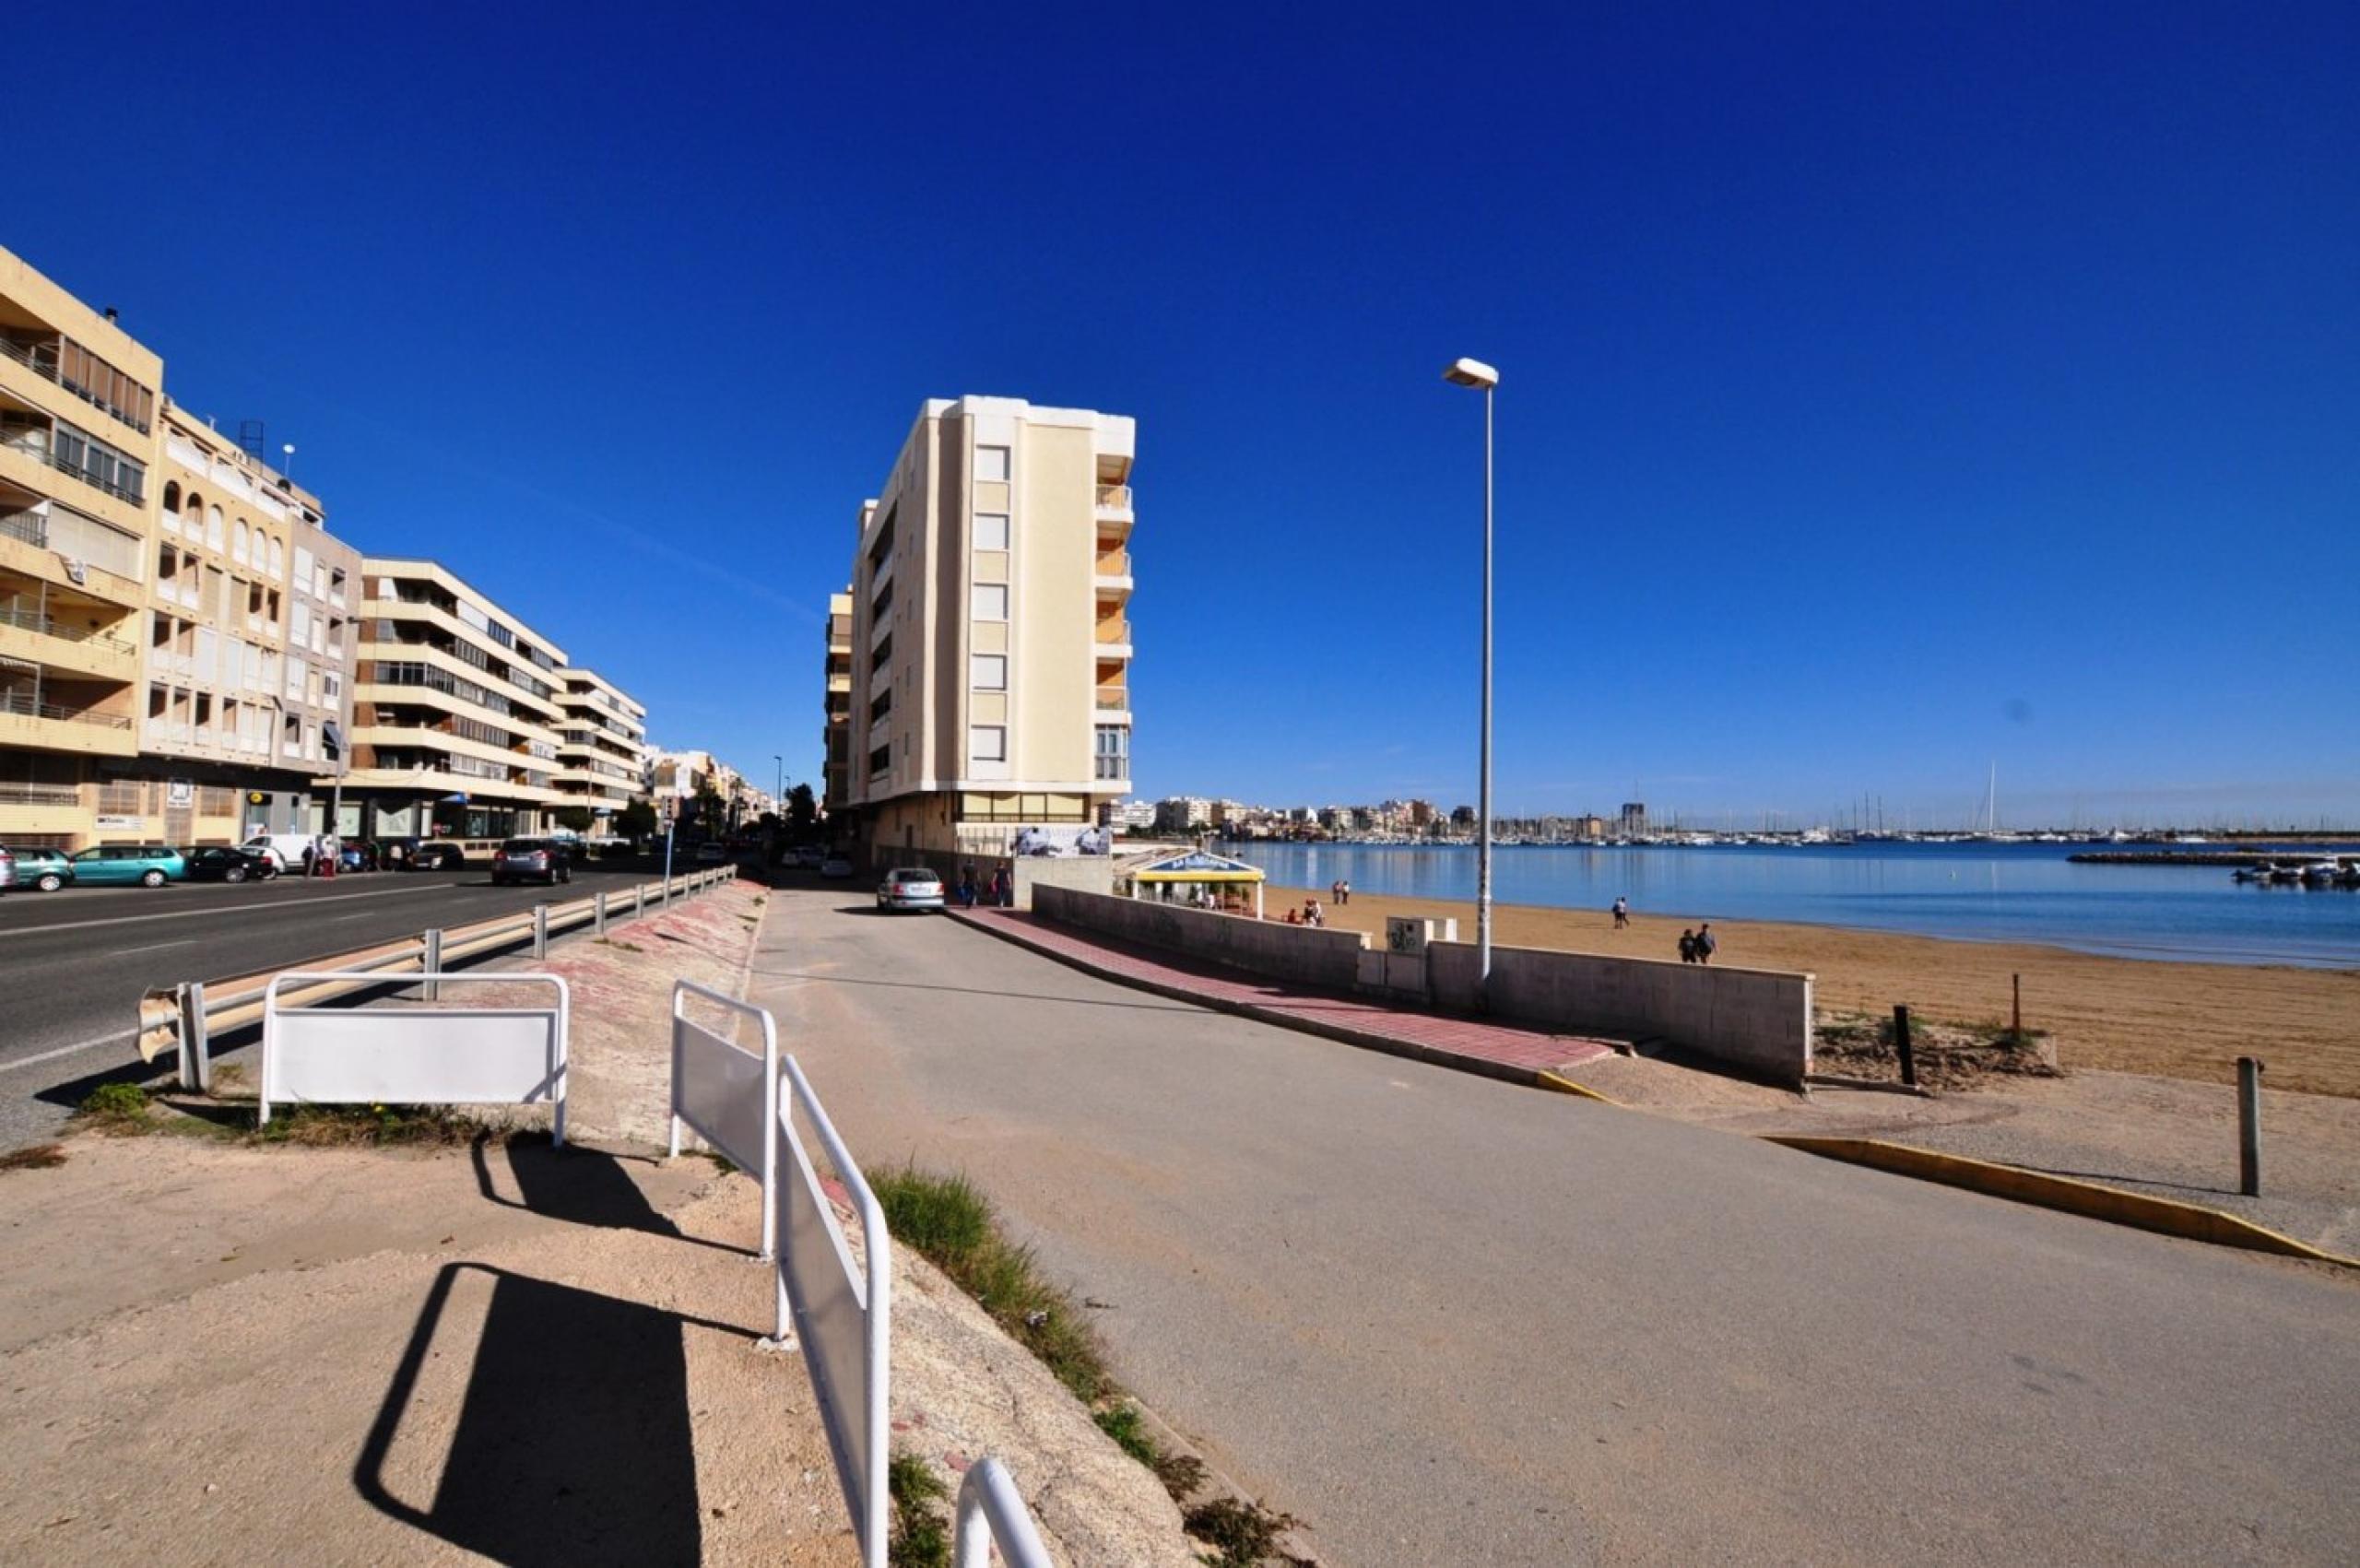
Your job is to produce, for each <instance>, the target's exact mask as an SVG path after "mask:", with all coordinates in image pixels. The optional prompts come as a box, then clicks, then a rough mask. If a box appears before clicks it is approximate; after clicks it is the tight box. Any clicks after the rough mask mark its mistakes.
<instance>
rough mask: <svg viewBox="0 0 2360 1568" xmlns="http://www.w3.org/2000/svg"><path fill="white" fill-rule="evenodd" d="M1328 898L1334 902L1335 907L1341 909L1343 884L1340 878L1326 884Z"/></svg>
mask: <svg viewBox="0 0 2360 1568" xmlns="http://www.w3.org/2000/svg"><path fill="white" fill-rule="evenodd" d="M1327 896H1328V897H1329V898H1331V899H1333V900H1335V901H1336V904H1337V907H1339V908H1341V907H1342V906H1343V902H1344V883H1343V879H1342V878H1338V879H1337V880H1335V881H1333V882H1330V883H1328V884H1327Z"/></svg>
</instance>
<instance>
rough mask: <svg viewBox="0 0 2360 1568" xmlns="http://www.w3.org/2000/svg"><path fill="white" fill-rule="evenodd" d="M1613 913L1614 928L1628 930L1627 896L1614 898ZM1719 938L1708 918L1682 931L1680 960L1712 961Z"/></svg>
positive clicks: (1629, 907) (1629, 906) (1628, 906)
mask: <svg viewBox="0 0 2360 1568" xmlns="http://www.w3.org/2000/svg"><path fill="white" fill-rule="evenodd" d="M1613 914H1614V928H1615V929H1616V930H1617V931H1627V930H1629V929H1630V926H1631V901H1630V900H1629V899H1627V898H1618V899H1616V900H1615V901H1614V909H1613ZM1720 946H1721V943H1720V938H1719V937H1716V936H1714V935H1713V923H1712V922H1711V921H1709V920H1708V921H1706V922H1705V923H1704V924H1703V925H1699V926H1697V927H1695V928H1694V929H1693V930H1689V931H1682V932H1681V934H1680V961H1681V962H1682V963H1710V962H1712V961H1713V955H1714V954H1715V953H1716V952H1718V951H1719V950H1720Z"/></svg>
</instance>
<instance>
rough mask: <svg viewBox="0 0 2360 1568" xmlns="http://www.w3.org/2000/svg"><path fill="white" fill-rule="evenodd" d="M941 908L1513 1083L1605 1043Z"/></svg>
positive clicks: (1213, 1000)
mask: <svg viewBox="0 0 2360 1568" xmlns="http://www.w3.org/2000/svg"><path fill="white" fill-rule="evenodd" d="M950 913H951V914H952V915H953V916H955V917H956V918H958V919H961V920H963V921H965V922H966V923H967V924H969V925H974V926H977V927H980V928H981V929H984V930H986V931H989V932H991V933H992V934H993V935H994V936H997V937H1003V938H1005V939H1006V940H1009V941H1012V942H1015V943H1018V944H1019V945H1021V946H1023V947H1027V948H1031V949H1033V950H1034V951H1036V952H1039V953H1043V954H1045V955H1046V956H1048V957H1050V958H1053V959H1056V960H1057V961H1060V962H1063V963H1068V964H1071V965H1073V966H1074V967H1075V968H1077V969H1083V970H1088V971H1089V972H1090V973H1093V974H1099V975H1103V976H1104V977H1105V978H1107V979H1109V980H1115V981H1119V982H1121V983H1122V984H1126V985H1136V986H1139V987H1140V988H1141V989H1143V990H1148V991H1154V992H1157V993H1159V994H1161V995H1163V996H1172V997H1174V998H1176V999H1178V1000H1181V1001H1189V1002H1197V1003H1199V1004H1201V1005H1203V1006H1205V1007H1209V1008H1219V1009H1220V1010H1221V1011H1223V1012H1232V1013H1241V1014H1244V1015H1245V1016H1246V1017H1248V1018H1257V1019H1260V1020H1264V1021H1265V1022H1268V1023H1275V1024H1279V1025H1280V1026H1282V1027H1284V1028H1288V1029H1300V1030H1304V1031H1307V1032H1310V1033H1314V1034H1324V1035H1326V1036H1327V1037H1328V1038H1330V1039H1335V1040H1342V1041H1346V1042H1348V1043H1351V1044H1354V1045H1363V1046H1367V1047H1369V1048H1371V1049H1373V1050H1378V1051H1386V1052H1390V1053H1392V1054H1393V1055H1398V1056H1414V1057H1417V1058H1418V1059H1420V1060H1422V1061H1428V1062H1433V1063H1434V1064H1436V1065H1438V1066H1442V1067H1457V1068H1458V1069H1460V1070H1461V1071H1465V1072H1475V1073H1481V1074H1484V1075H1485V1076H1487V1077H1491V1078H1499V1079H1507V1080H1509V1081H1510V1082H1514V1083H1531V1082H1533V1081H1535V1080H1536V1079H1537V1077H1538V1075H1539V1074H1540V1071H1541V1070H1542V1069H1544V1068H1557V1067H1573V1066H1576V1065H1578V1064H1580V1063H1583V1062H1587V1061H1594V1060H1596V1059H1597V1058H1598V1057H1599V1056H1603V1055H1609V1054H1610V1053H1611V1052H1612V1051H1613V1049H1614V1045H1613V1043H1612V1042H1611V1041H1609V1040H1605V1039H1599V1038H1593V1037H1590V1036H1587V1035H1577V1034H1552V1033H1550V1032H1548V1031H1546V1030H1543V1029H1538V1028H1530V1027H1526V1026H1523V1025H1518V1024H1513V1023H1497V1022H1490V1021H1486V1020H1479V1019H1469V1018H1454V1017H1451V1016H1448V1015H1446V1014H1441V1013H1428V1012H1415V1011H1410V1010H1408V1009H1404V1008H1393V1007H1387V1006H1386V1005H1385V1004H1384V1003H1382V1002H1377V1001H1373V1000H1370V999H1368V998H1365V997H1361V996H1344V995H1340V994H1339V993H1336V992H1332V991H1320V990H1314V989H1312V988H1310V987H1307V986H1301V985H1290V984H1286V983H1285V982H1283V981H1278V980H1270V979H1267V978H1265V977H1263V976H1261V975H1258V974H1251V973H1246V972H1245V971H1244V970H1236V969H1228V968H1224V967H1222V966H1221V965H1219V964H1211V963H1205V962H1202V961H1197V960H1193V959H1189V958H1186V957H1183V956H1181V955H1179V954H1176V953H1170V952H1165V951H1162V950H1161V949H1154V948H1144V947H1140V946H1138V945H1137V944H1134V943H1130V942H1122V941H1116V940H1115V939H1113V938H1111V937H1099V936H1095V935H1091V934H1089V933H1085V932H1082V931H1079V930H1076V929H1075V928H1074V927H1072V926H1069V925H1053V924H1051V923H1049V922H1047V921H1044V920H1042V919H1040V918H1038V917H1037V916H1035V915H1033V914H1030V913H1029V912H1026V911H1021V910H1009V909H977V910H963V909H954V910H952V911H951V912H950Z"/></svg>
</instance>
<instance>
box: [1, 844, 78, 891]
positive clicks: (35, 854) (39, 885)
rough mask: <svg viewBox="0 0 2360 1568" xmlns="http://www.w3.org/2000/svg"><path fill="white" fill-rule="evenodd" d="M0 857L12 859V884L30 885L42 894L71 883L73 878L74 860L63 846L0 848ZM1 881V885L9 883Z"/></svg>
mask: <svg viewBox="0 0 2360 1568" xmlns="http://www.w3.org/2000/svg"><path fill="white" fill-rule="evenodd" d="M0 860H7V861H13V862H14V863H15V864H14V867H13V876H14V878H15V879H14V884H13V885H14V886H16V887H17V888H18V889H20V890H21V889H25V888H32V889H36V890H39V891H41V892H44V893H53V892H55V891H56V890H58V889H60V888H63V887H67V886H70V885H71V884H72V882H73V880H74V863H73V862H72V861H71V860H69V859H67V858H66V856H65V851H64V850H62V849H26V848H21V847H10V848H7V849H0ZM10 885H11V884H10V882H8V881H6V880H0V888H5V887H8V886H10Z"/></svg>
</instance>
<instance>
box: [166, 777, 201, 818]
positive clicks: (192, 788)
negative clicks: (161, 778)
mask: <svg viewBox="0 0 2360 1568" xmlns="http://www.w3.org/2000/svg"><path fill="white" fill-rule="evenodd" d="M164 804H165V805H166V806H167V807H170V808H173V809H175V810H177V809H179V808H182V807H184V806H194V805H195V804H196V785H195V784H191V783H190V782H189V781H188V780H186V779H168V780H166V781H165V784H164Z"/></svg>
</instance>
